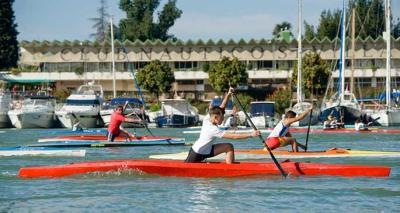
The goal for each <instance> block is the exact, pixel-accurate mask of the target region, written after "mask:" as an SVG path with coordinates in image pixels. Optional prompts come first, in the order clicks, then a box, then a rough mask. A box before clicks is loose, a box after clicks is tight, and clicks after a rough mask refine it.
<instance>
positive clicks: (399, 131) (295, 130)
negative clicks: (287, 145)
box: [271, 128, 400, 134]
mask: <svg viewBox="0 0 400 213" xmlns="http://www.w3.org/2000/svg"><path fill="white" fill-rule="evenodd" d="M271 130H272V129H271ZM289 132H291V133H307V129H306V128H290V130H289ZM310 133H387V134H400V129H378V128H370V129H368V130H355V129H354V128H342V129H310Z"/></svg>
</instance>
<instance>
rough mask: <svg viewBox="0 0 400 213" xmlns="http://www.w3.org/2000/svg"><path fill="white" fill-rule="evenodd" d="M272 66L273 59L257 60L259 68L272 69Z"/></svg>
mask: <svg viewBox="0 0 400 213" xmlns="http://www.w3.org/2000/svg"><path fill="white" fill-rule="evenodd" d="M272 67H273V63H272V61H257V69H259V70H265V69H272Z"/></svg>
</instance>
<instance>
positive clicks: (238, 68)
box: [208, 57, 248, 92]
mask: <svg viewBox="0 0 400 213" xmlns="http://www.w3.org/2000/svg"><path fill="white" fill-rule="evenodd" d="M247 78H248V74H247V72H246V66H245V65H244V64H243V63H240V62H239V60H238V59H237V58H233V59H232V60H230V59H229V58H228V57H223V58H222V59H221V61H219V62H218V63H215V64H213V65H212V66H211V68H210V69H209V71H208V79H209V81H210V84H211V86H212V87H213V88H214V90H215V91H217V92H223V91H228V89H229V84H231V86H233V87H235V86H237V85H239V84H241V83H246V82H247Z"/></svg>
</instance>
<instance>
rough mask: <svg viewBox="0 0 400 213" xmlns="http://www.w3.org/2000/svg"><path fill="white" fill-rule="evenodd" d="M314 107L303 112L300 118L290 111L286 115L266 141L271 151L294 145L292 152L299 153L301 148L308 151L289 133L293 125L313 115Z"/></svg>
mask: <svg viewBox="0 0 400 213" xmlns="http://www.w3.org/2000/svg"><path fill="white" fill-rule="evenodd" d="M313 107H314V106H311V108H310V109H308V110H307V111H305V112H303V113H302V114H300V115H299V116H297V117H296V113H295V112H293V111H291V110H289V111H287V112H286V113H285V117H284V119H282V120H281V121H279V123H278V124H277V125H276V126H275V128H274V130H272V132H271V133H270V134H269V136H268V137H267V138H266V139H265V141H264V142H265V143H266V144H267V145H268V147H269V148H270V149H271V150H274V149H276V148H279V147H285V146H288V145H292V151H293V152H298V151H299V147H300V148H302V149H304V150H305V149H306V147H305V146H304V145H303V144H300V143H299V142H297V141H296V139H295V138H293V137H292V135H291V134H290V132H289V127H290V125H291V124H292V123H294V122H297V121H300V120H302V119H304V118H305V117H306V116H307V114H308V113H311V110H312V109H313Z"/></svg>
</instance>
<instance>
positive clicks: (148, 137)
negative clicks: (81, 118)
mask: <svg viewBox="0 0 400 213" xmlns="http://www.w3.org/2000/svg"><path fill="white" fill-rule="evenodd" d="M174 138H176V137H171V136H151V135H142V136H138V137H131V138H130V139H131V140H132V141H133V140H134V141H136V140H143V141H145V140H159V139H162V140H165V139H174ZM86 140H88V141H106V140H107V136H105V135H65V136H58V137H53V138H41V139H39V140H38V142H56V141H86ZM114 141H126V138H125V137H122V136H118V137H116V138H115V139H114Z"/></svg>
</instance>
